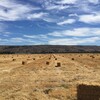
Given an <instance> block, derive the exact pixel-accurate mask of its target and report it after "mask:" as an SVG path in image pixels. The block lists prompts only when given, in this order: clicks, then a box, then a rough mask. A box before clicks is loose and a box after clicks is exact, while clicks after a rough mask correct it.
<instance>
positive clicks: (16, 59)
mask: <svg viewBox="0 0 100 100" xmlns="http://www.w3.org/2000/svg"><path fill="white" fill-rule="evenodd" d="M83 83H84V84H93V85H95V84H98V85H100V54H97V53H95V54H92V53H91V54H88V53H86V54H85V53H77V54H75V53H68V54H13V55H11V54H10V55H7V54H6V55H0V100H77V86H78V85H79V84H83Z"/></svg>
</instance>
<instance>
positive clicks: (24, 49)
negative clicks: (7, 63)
mask: <svg viewBox="0 0 100 100" xmlns="http://www.w3.org/2000/svg"><path fill="white" fill-rule="evenodd" d="M16 53H20V54H22V53H25V54H28V53H100V46H65V45H33V46H0V54H16Z"/></svg>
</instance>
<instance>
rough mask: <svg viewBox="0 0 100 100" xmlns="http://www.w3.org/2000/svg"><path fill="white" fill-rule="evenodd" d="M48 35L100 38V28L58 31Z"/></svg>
mask: <svg viewBox="0 0 100 100" xmlns="http://www.w3.org/2000/svg"><path fill="white" fill-rule="evenodd" d="M48 35H50V36H55V37H65V36H73V37H85V36H100V28H75V29H71V30H64V31H56V32H52V33H48Z"/></svg>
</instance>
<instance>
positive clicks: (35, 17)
mask: <svg viewBox="0 0 100 100" xmlns="http://www.w3.org/2000/svg"><path fill="white" fill-rule="evenodd" d="M47 15H48V14H47V13H43V12H40V13H34V14H29V15H28V17H27V18H28V19H29V20H32V19H41V18H43V17H45V16H47Z"/></svg>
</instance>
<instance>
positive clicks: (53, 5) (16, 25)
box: [0, 0, 100, 46]
mask: <svg viewBox="0 0 100 100" xmlns="http://www.w3.org/2000/svg"><path fill="white" fill-rule="evenodd" d="M0 45H97V46H100V0H0Z"/></svg>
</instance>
